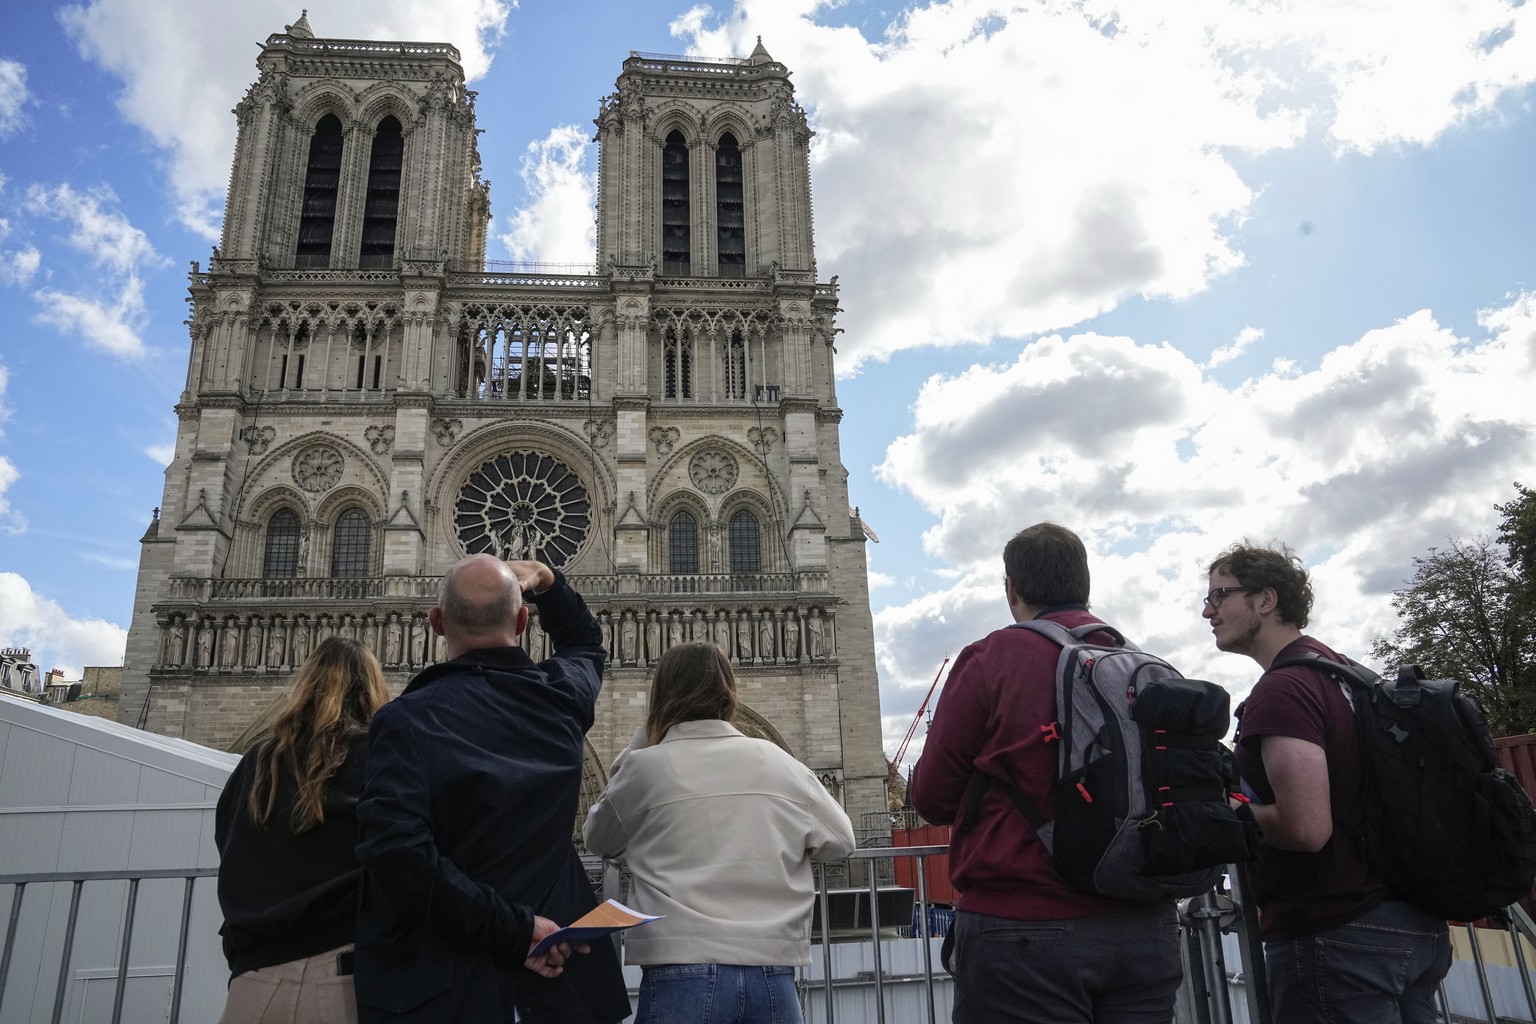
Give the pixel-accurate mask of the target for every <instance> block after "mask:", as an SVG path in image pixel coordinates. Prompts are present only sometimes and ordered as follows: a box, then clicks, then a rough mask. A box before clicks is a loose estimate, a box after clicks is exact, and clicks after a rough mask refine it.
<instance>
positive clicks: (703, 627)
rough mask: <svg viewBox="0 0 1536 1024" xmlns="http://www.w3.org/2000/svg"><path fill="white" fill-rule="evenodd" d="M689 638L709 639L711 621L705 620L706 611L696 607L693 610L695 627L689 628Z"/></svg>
mask: <svg viewBox="0 0 1536 1024" xmlns="http://www.w3.org/2000/svg"><path fill="white" fill-rule="evenodd" d="M689 639H690V640H708V639H709V623H707V622H705V621H704V613H703V612H702V611H700V610H698V609H694V612H693V628H692V629H690V630H689Z"/></svg>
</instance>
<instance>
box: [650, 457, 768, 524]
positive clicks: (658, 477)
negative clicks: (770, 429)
mask: <svg viewBox="0 0 1536 1024" xmlns="http://www.w3.org/2000/svg"><path fill="white" fill-rule="evenodd" d="M710 448H721V449H724V450H725V451H727V452H729V453H730V454H731V455H732V456H733V457H734V458H735V459H736V465H737V468H738V476H737V479H736V484H735V489H733V490H732V491H728V492H726V493H725V494H722V495H719V496H715V497H709V498H707V497H704V496H703V495H699V494H697V492H695V491H693V490H692V481H690V480H689V479H688V463H689V461H690V460H691V459H692V458H693V457H694V456H695V455H697V454H698V453H699V452H701V451H705V450H707V449H710ZM673 473H675V474H676V479H675V480H669V479H668V476H669V474H673ZM651 483H652V486H653V487H655V488H658V489H660V488H666V489H667V493H668V496H669V500H670V495H671V494H672V493H674V492H673V488H679V489H684V490H687V491H688V492H689V493H691V494H694V496H695V499H696V500H697V501H700V502H702V503H703V505H704V506H705V509H706V511H707V513H708V515H707V519H706V522H708V523H709V524H711V525H718V524H719V523H720V522H722V521H723V520H722V519H721V516H720V512H721V509H722V507H723V503H724V502H725V501H726V500H727V499H728V498H729V497H730V496H731V495H732V494H733V493H735V490H736V489H741V488H747V489H763V488H767V487H770V486H772V481H770V480H769V479H768V478H767V477H766V476H765V475H764V474H763V466H762V463H761V462H760V461H759V460H758V457H757V455H756V454H755V453H754V452H753V451H751V449H749V448H747V447H746V446H745V445H743V444H741V442H739V441H734V440H732V439H731V438H728V437H725V436H723V435H721V434H706V435H704V436H703V437H699V438H695V439H694V440H692V441H689V442H688V443H687V444H685V445H680V446H679V447H678V449H677V450H676V451H675V452H673V453H672V455H671V456H670V457H669V458H668V459H667V460H666V461H665V462H663V463H662V464H661V465H660V466H659V467H658V468H657V471H656V474H655V475H654V476H652V477H651ZM646 504H647V507H648V508H655V507H656V505H655V503H654V501H651V500H648V501H647V503H646ZM653 521H654V520H653ZM699 525H700V526H701V527H702V526H704V525H705V523H704V522H701V523H700V524H699Z"/></svg>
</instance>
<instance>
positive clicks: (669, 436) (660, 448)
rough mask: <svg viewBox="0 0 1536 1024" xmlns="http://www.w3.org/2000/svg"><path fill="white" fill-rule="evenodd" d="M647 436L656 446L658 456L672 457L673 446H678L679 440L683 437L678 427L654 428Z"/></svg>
mask: <svg viewBox="0 0 1536 1024" xmlns="http://www.w3.org/2000/svg"><path fill="white" fill-rule="evenodd" d="M646 436H647V437H649V438H650V439H651V443H652V444H654V445H655V446H656V453H657V454H658V455H671V454H672V446H673V445H675V444H677V439H678V438H680V437H682V436H683V435H682V433H681V432H680V431H679V430H678V429H677V428H676V427H652V428H651V429H650V431H649V432H647V434H646Z"/></svg>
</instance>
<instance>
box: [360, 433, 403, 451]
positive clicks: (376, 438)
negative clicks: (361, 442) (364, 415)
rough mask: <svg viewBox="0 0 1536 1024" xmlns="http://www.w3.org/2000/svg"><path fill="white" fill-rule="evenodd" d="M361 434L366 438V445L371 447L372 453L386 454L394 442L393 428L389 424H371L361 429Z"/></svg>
mask: <svg viewBox="0 0 1536 1024" xmlns="http://www.w3.org/2000/svg"><path fill="white" fill-rule="evenodd" d="M363 436H364V437H366V438H367V439H368V447H370V448H372V449H373V454H375V455H388V454H389V449H390V448H391V447H393V446H394V443H395V428H394V427H391V426H372V427H369V428H368V429H367V430H365V431H363Z"/></svg>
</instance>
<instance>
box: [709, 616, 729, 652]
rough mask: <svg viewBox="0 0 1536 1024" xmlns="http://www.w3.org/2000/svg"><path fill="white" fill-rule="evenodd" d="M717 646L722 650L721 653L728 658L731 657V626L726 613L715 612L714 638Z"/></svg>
mask: <svg viewBox="0 0 1536 1024" xmlns="http://www.w3.org/2000/svg"><path fill="white" fill-rule="evenodd" d="M712 639H713V640H714V642H715V646H716V647H718V648H720V653H721V654H724V655H725V656H726V657H727V658H729V657H730V656H731V624H730V623H729V622H727V621H726V618H725V612H722V611H717V612H715V622H714V636H713V637H712Z"/></svg>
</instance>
